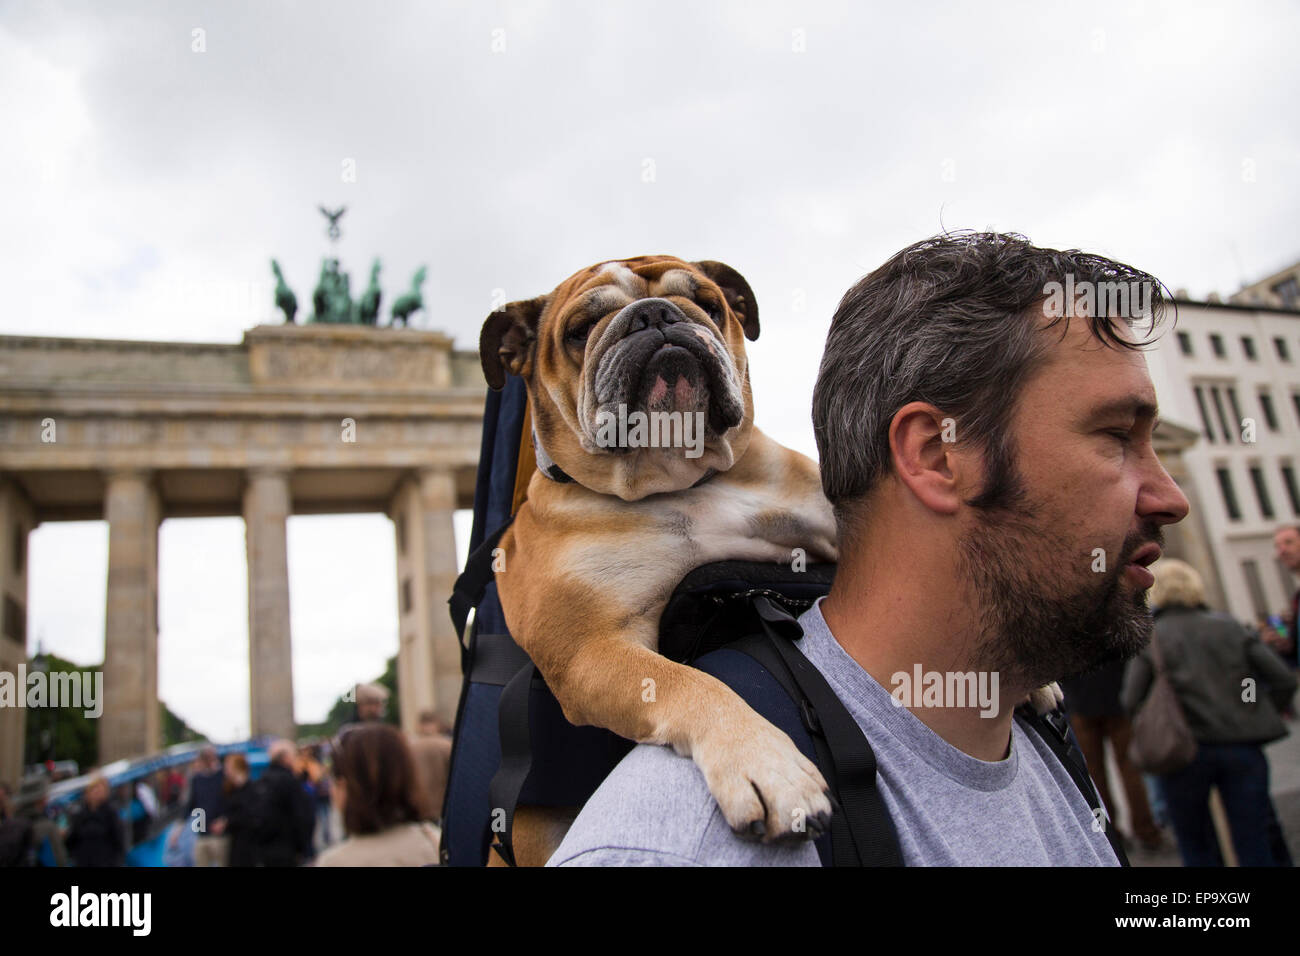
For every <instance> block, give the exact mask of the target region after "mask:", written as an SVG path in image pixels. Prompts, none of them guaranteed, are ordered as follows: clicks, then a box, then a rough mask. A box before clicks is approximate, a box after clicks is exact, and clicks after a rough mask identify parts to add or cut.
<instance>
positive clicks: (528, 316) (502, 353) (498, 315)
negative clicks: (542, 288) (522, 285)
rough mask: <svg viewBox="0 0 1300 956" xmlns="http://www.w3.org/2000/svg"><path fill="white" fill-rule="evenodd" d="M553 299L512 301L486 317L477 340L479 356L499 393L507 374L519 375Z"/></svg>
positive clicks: (484, 371) (486, 374) (490, 382)
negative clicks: (547, 307) (549, 302)
mask: <svg viewBox="0 0 1300 956" xmlns="http://www.w3.org/2000/svg"><path fill="white" fill-rule="evenodd" d="M549 298H550V296H545V295H542V296H538V297H537V298H536V299H525V300H522V301H519V302H510V303H508V304H507V305H506V306H504V307H503V308H500V309H498V310H496V311H495V312H493V313H492V314H491V315H489V316H488V317H487V321H486V322H484V323H483V331H482V332H481V333H480V334H479V339H478V357H479V361H480V362H482V363H483V377H484V378H486V379H487V383H488V385H489V386H490V387H491V388H493V389H497V390H500V389H502V388H504V387H505V384H506V375H507V374H509V375H518V374H520V370H521V369H523V367H524V361H525V360H526V359H527V358H528V353H529V352H531V351H532V348H533V344H534V343H535V342H536V341H537V320H538V319H540V318H541V315H542V310H543V309H545V308H546V303H547V301H548V300H549Z"/></svg>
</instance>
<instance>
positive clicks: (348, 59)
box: [0, 0, 1300, 739]
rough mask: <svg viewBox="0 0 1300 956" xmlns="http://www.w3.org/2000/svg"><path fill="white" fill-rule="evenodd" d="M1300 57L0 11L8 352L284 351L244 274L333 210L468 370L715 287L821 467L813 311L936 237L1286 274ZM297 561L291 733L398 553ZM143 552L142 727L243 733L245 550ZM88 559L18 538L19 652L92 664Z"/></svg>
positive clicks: (590, 27) (306, 286)
mask: <svg viewBox="0 0 1300 956" xmlns="http://www.w3.org/2000/svg"><path fill="white" fill-rule="evenodd" d="M195 31H202V32H201V33H196V32H195ZM1298 34H1300V10H1298V9H1297V8H1296V7H1295V5H1293V4H1292V5H1288V4H1283V3H1275V4H1269V3H1259V4H1255V3H1232V4H1227V3H1224V4H1203V3H1186V2H1177V3H1154V2H1150V0H1128V2H1119V3H1101V4H1088V5H1083V4H1064V3H1050V2H1048V3H1044V2H1034V3H1023V4H1021V3H996V4H995V3H987V4H959V3H953V4H946V3H918V4H907V5H904V4H895V3H889V4H885V3H878V4H867V3H850V2H843V3H806V2H799V3H791V2H766V3H765V2H745V3H741V2H736V3H709V2H700V0H697V2H693V3H677V2H660V3H654V4H644V3H636V4H633V3H621V2H603V3H597V2H588V3H580V2H555V3H544V2H534V3H523V2H474V3H470V2H465V3H442V2H439V3H432V2H431V3H420V4H413V3H400V2H385V3H383V4H370V3H360V2H352V3H343V2H335V3H321V2H312V3H307V2H302V3H290V2H272V0H259V2H242V3H237V2H222V3H183V2H167V3H162V2H158V3H139V2H129V0H126V2H114V3H111V4H110V3H85V4H73V3H13V2H11V3H6V4H5V5H4V6H3V7H0V90H2V91H3V97H0V131H3V140H2V141H3V148H0V197H2V202H0V209H3V211H4V218H3V227H2V228H0V277H2V279H3V281H2V284H0V288H3V290H4V295H5V297H6V307H5V308H4V309H3V310H0V332H4V333H19V334H39V335H78V336H92V337H127V338H150V339H176V340H180V339H184V340H198V341H214V342H236V341H238V340H239V339H240V336H241V334H242V332H243V330H244V329H246V328H248V327H249V326H251V325H254V324H256V323H258V322H263V321H274V320H275V318H274V316H273V314H272V308H271V302H270V289H271V284H270V276H269V271H268V266H267V261H268V259H269V258H270V257H272V256H277V257H279V259H280V261H281V263H282V264H283V266H284V268H285V272H286V275H287V277H288V279H289V282H290V284H291V285H293V286H294V287H295V289H296V290H297V292H298V297H299V301H300V302H301V301H304V300H305V299H306V297H307V295H308V293H309V291H310V288H311V285H312V284H313V282H314V279H315V275H316V271H317V270H318V268H319V260H320V257H321V255H322V253H323V252H324V251H325V248H326V241H325V239H324V236H323V229H322V221H321V217H320V215H319V214H318V213H317V212H316V211H315V210H316V205H317V204H318V203H325V204H327V205H331V206H332V205H338V204H344V203H346V204H347V205H348V207H349V211H348V213H347V215H346V216H345V217H344V222H343V225H344V238H343V241H342V242H341V244H340V255H341V258H342V259H343V261H344V265H345V267H348V268H350V270H351V271H352V273H353V278H354V286H356V285H358V284H359V283H360V282H361V281H363V273H364V272H365V270H366V268H367V267H368V264H369V261H370V259H371V258H372V257H373V256H381V257H382V258H383V260H384V268H385V272H384V279H385V282H384V285H385V291H386V298H387V301H388V302H390V303H391V301H392V299H393V296H394V295H395V294H396V293H397V292H399V291H400V289H401V287H402V286H404V285H405V284H406V282H407V281H408V280H409V277H410V274H411V273H412V272H413V271H414V269H415V268H416V267H417V266H418V265H419V264H421V263H427V264H428V265H429V267H430V278H429V282H428V283H427V284H426V286H425V300H426V302H427V303H428V305H429V312H428V314H427V315H426V316H425V317H424V319H423V324H424V325H426V326H427V327H433V328H440V329H444V330H446V331H448V332H450V333H451V334H453V335H454V336H455V337H456V339H457V341H458V343H460V344H461V345H463V346H465V347H472V345H473V343H475V342H476V340H477V331H478V327H479V325H480V324H481V322H482V319H483V318H484V316H485V315H486V314H487V313H488V311H489V309H490V308H491V307H492V301H493V296H494V295H495V294H496V290H504V294H505V295H506V296H508V297H509V298H522V297H526V296H532V295H535V294H538V293H540V292H544V291H547V290H549V289H550V288H552V287H553V286H554V285H555V284H556V283H557V282H558V281H559V280H560V279H562V278H564V277H565V276H567V275H568V274H569V273H571V272H573V271H575V270H576V269H578V268H580V267H582V266H584V265H587V264H588V263H590V262H592V261H596V260H600V259H608V258H614V257H620V256H630V255H638V254H642V253H670V254H674V255H679V256H682V257H687V258H714V259H721V260H723V261H726V262H729V263H731V264H732V265H734V266H735V267H736V268H738V269H739V270H740V271H741V272H743V273H744V274H745V275H746V277H747V278H748V279H749V280H750V283H751V284H752V285H753V287H754V289H755V291H756V293H757V295H758V298H759V302H760V307H761V310H762V320H763V334H762V336H761V337H760V339H759V340H758V341H757V342H756V343H754V344H753V345H752V346H751V356H752V370H753V373H752V374H753V380H754V389H755V395H756V409H757V418H758V422H759V424H760V426H761V427H763V428H764V429H765V430H767V431H768V432H769V433H771V434H772V435H774V436H775V437H776V438H777V439H778V440H780V441H783V442H785V443H786V444H789V445H792V446H793V447H796V448H799V449H800V450H802V451H804V452H806V453H809V454H813V453H814V452H815V449H814V446H813V442H812V433H811V427H810V425H809V421H808V407H809V402H810V398H811V393H812V383H813V379H814V377H815V374H816V368H817V362H818V358H819V355H820V350H821V344H822V341H823V339H824V336H825V331H826V328H827V325H828V323H829V319H830V315H831V313H832V312H833V310H834V307H835V304H836V302H837V300H838V298H839V296H840V294H841V293H842V292H843V291H844V290H845V289H846V288H847V287H848V286H849V285H850V284H851V283H852V282H853V281H854V280H855V279H857V278H858V277H859V276H860V275H862V274H863V273H865V272H866V271H868V270H870V269H871V268H873V267H874V266H875V265H878V264H879V263H880V262H881V261H883V260H884V259H885V258H886V257H887V256H888V255H889V254H891V253H892V252H894V251H896V250H897V249H898V248H900V247H901V246H903V245H905V244H907V243H909V242H912V241H914V240H916V239H919V238H922V237H924V236H926V235H929V234H932V233H934V232H937V231H939V230H940V229H942V228H945V227H946V228H984V227H992V228H996V229H1008V230H1015V231H1019V232H1023V233H1025V234H1026V235H1028V236H1029V237H1030V238H1031V239H1033V240H1034V241H1035V242H1037V243H1038V244H1040V245H1054V246H1078V247H1082V248H1087V249H1090V250H1092V251H1096V252H1100V253H1104V254H1107V255H1111V256H1114V257H1116V258H1119V259H1123V260H1125V261H1129V262H1131V263H1133V264H1135V265H1137V266H1140V267H1142V268H1145V269H1147V270H1149V271H1152V272H1154V273H1155V274H1156V275H1158V276H1159V277H1161V278H1162V279H1163V280H1164V281H1165V282H1166V283H1167V284H1168V285H1169V286H1170V287H1174V288H1177V287H1185V288H1187V289H1189V290H1190V291H1191V292H1192V294H1193V295H1196V296H1203V295H1205V294H1207V293H1209V292H1211V291H1216V290H1217V291H1219V292H1221V293H1225V294H1226V293H1228V292H1231V291H1234V290H1235V289H1236V288H1237V287H1238V285H1239V284H1240V283H1241V281H1242V280H1243V279H1247V278H1250V279H1253V278H1257V277H1260V276H1262V275H1264V274H1266V273H1268V272H1270V271H1272V270H1274V269H1276V268H1279V267H1281V266H1282V265H1285V264H1287V263H1289V262H1292V261H1294V260H1295V259H1296V258H1298V257H1300V234H1298V233H1297V231H1296V228H1295V222H1296V220H1297V204H1298V198H1300V193H1298V191H1297V188H1296V183H1297V182H1300V130H1298V128H1297V124H1296V122H1295V118H1294V117H1295V92H1296V90H1297V89H1300V65H1297V59H1296V56H1295V37H1296V36H1297V35H1298ZM200 46H201V47H202V50H201V51H199V50H196V47H200ZM349 160H351V161H352V162H353V163H354V164H355V170H356V181H355V182H344V181H343V179H344V177H343V169H344V164H345V162H346V161H349ZM289 543H290V567H291V577H292V582H291V584H292V593H291V600H292V607H293V629H294V641H295V680H296V689H295V694H296V707H297V715H298V718H299V719H300V720H303V721H308V720H316V719H319V718H320V717H322V716H323V714H324V712H325V710H326V708H327V707H328V705H329V703H330V701H331V700H332V699H333V697H334V696H335V695H336V694H337V693H339V691H340V690H341V689H342V688H343V687H344V686H345V685H346V684H347V683H348V682H349V681H351V680H353V679H355V678H357V677H368V676H371V675H373V674H374V673H377V672H378V671H379V669H380V668H381V667H382V662H383V660H384V658H385V657H387V656H388V655H390V654H391V653H393V652H394V651H395V649H396V644H397V638H396V607H395V604H396V601H395V585H394V580H393V576H394V572H393V541H392V530H391V526H390V525H388V523H387V519H384V518H382V517H379V516H356V517H352V516H348V517H334V518H294V519H292V520H291V522H290V540H289ZM161 548H162V560H163V562H164V563H163V568H162V572H161V581H160V588H161V596H160V604H161V607H160V616H161V623H160V628H161V638H160V639H161V645H160V660H161V665H160V666H161V690H162V694H163V696H164V698H165V699H166V700H167V701H168V703H169V704H170V705H171V706H172V708H173V709H174V710H176V711H177V712H179V713H180V714H181V715H182V716H184V717H185V718H186V719H187V720H189V721H190V722H191V723H193V724H194V725H195V726H197V727H199V728H200V729H202V730H204V731H206V732H208V733H209V734H211V735H213V736H214V737H217V738H221V739H226V738H231V737H233V736H236V735H238V734H241V733H245V732H246V731H247V722H248V712H247V708H248V680H247V673H246V672H247V666H246V660H247V656H246V655H247V633H246V632H247V619H246V613H247V612H246V606H245V604H244V600H245V599H244V593H243V592H244V574H245V570H244V564H243V560H244V558H243V530H242V526H241V523H240V522H239V521H238V520H236V519H207V520H198V519H194V520H189V521H169V522H166V523H165V524H164V526H163V529H162V532H161ZM106 561H107V534H106V530H105V528H104V526H103V525H102V524H98V523H86V524H68V525H63V526H57V525H45V526H42V527H41V528H40V529H38V530H37V532H36V533H35V534H34V535H33V537H32V558H31V569H32V585H31V589H32V593H31V606H30V610H29V618H30V628H29V629H30V635H31V637H32V639H33V640H35V639H36V638H37V637H39V638H40V639H41V640H42V641H43V642H44V645H45V647H46V648H47V649H51V650H55V651H58V652H60V653H65V654H67V655H68V656H71V657H73V658H74V659H78V660H83V661H90V660H98V659H99V658H100V656H101V655H102V647H103V615H104V610H103V602H104V575H105V569H106V566H107V565H106Z"/></svg>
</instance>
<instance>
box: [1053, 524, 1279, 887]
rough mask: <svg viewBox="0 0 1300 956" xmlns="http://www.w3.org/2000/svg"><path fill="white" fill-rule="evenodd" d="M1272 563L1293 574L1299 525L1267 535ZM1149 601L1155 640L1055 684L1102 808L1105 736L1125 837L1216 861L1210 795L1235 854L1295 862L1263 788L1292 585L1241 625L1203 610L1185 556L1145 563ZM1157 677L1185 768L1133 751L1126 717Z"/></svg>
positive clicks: (1107, 798)
mask: <svg viewBox="0 0 1300 956" xmlns="http://www.w3.org/2000/svg"><path fill="white" fill-rule="evenodd" d="M1274 549H1275V553H1276V556H1277V559H1278V561H1279V562H1280V563H1281V564H1282V565H1283V566H1284V567H1286V568H1288V569H1289V570H1290V571H1291V572H1292V573H1293V574H1296V575H1300V526H1287V527H1283V528H1280V529H1278V531H1277V533H1276V534H1275V535H1274ZM1151 570H1152V572H1153V574H1154V575H1155V579H1156V583H1155V586H1154V587H1152V588H1151V591H1150V593H1149V596H1148V601H1149V603H1150V605H1151V608H1152V613H1153V615H1154V617H1155V629H1154V632H1153V636H1152V640H1151V644H1149V645H1148V646H1147V648H1146V649H1145V650H1144V651H1142V653H1141V654H1139V655H1138V656H1137V657H1135V658H1134V659H1133V660H1131V661H1128V662H1124V661H1117V662H1114V663H1112V664H1110V665H1107V666H1106V667H1103V668H1101V669H1099V670H1097V671H1094V672H1092V673H1090V674H1085V675H1082V676H1080V677H1077V678H1074V679H1072V680H1069V681H1064V682H1063V686H1064V690H1065V696H1066V704H1067V706H1068V707H1069V709H1070V714H1071V717H1070V720H1071V726H1072V727H1073V729H1074V733H1075V736H1076V737H1077V738H1078V740H1079V745H1080V747H1081V749H1082V750H1083V753H1084V756H1085V758H1086V759H1087V761H1088V768H1089V770H1091V771H1092V776H1093V780H1094V781H1095V782H1096V784H1097V788H1098V790H1099V791H1100V793H1101V797H1102V800H1103V802H1104V803H1105V805H1106V808H1107V811H1108V812H1109V813H1110V814H1111V815H1112V816H1114V814H1115V808H1116V806H1117V804H1116V801H1115V795H1114V792H1113V790H1112V786H1111V784H1112V781H1111V774H1110V772H1109V771H1108V768H1107V761H1106V751H1105V743H1106V741H1109V742H1110V746H1111V755H1112V757H1113V760H1114V766H1115V768H1116V769H1117V770H1118V773H1119V777H1120V780H1119V783H1120V786H1121V787H1122V789H1123V792H1124V802H1125V804H1126V805H1127V807H1128V822H1129V827H1130V830H1131V834H1130V836H1129V839H1130V840H1131V841H1136V842H1137V843H1138V844H1139V845H1140V846H1141V847H1143V848H1144V849H1146V850H1148V851H1158V850H1160V849H1161V847H1162V846H1163V845H1164V844H1165V842H1166V840H1167V839H1168V837H1167V835H1166V834H1167V832H1172V837H1173V840H1174V841H1175V842H1176V844H1177V847H1178V851H1179V854H1180V855H1181V857H1182V861H1183V864H1184V865H1185V866H1222V865H1224V862H1225V861H1224V854H1223V852H1222V849H1221V842H1220V838H1219V835H1218V831H1217V830H1216V827H1215V823H1214V817H1213V814H1212V810H1211V807H1212V804H1211V791H1212V790H1214V791H1217V793H1218V795H1219V800H1220V802H1221V805H1222V808H1223V816H1224V818H1225V819H1226V823H1227V830H1228V832H1229V834H1230V837H1229V840H1228V841H1227V842H1230V844H1231V847H1232V852H1233V854H1234V855H1235V857H1236V861H1237V862H1238V863H1239V864H1240V865H1242V866H1291V865H1293V863H1292V857H1291V853H1290V851H1289V850H1288V847H1287V841H1286V834H1285V833H1284V831H1283V828H1282V826H1281V824H1280V822H1279V820H1278V816H1277V812H1276V809H1275V807H1274V805H1273V801H1272V798H1271V796H1270V793H1269V766H1268V759H1267V757H1266V756H1265V754H1264V751H1263V747H1264V745H1265V744H1268V743H1271V742H1273V741H1275V740H1278V739H1280V738H1282V737H1285V736H1286V735H1287V734H1288V732H1289V731H1288V729H1287V726H1286V721H1287V720H1288V719H1290V720H1293V719H1294V712H1293V710H1292V698H1293V696H1294V694H1295V690H1296V684H1297V681H1296V668H1297V639H1296V625H1297V620H1298V618H1300V590H1297V591H1296V592H1295V594H1294V596H1293V597H1292V601H1291V607H1290V609H1289V613H1283V614H1277V615H1272V616H1268V617H1261V618H1260V619H1259V620H1257V621H1256V622H1254V623H1253V624H1245V623H1242V622H1240V621H1237V620H1236V619H1234V618H1233V617H1232V616H1231V615H1229V614H1226V613H1223V612H1221V611H1217V610H1214V609H1212V608H1210V607H1209V606H1207V604H1206V598H1205V586H1204V583H1203V580H1202V578H1201V575H1200V574H1199V573H1198V572H1197V571H1196V569H1195V568H1193V567H1192V566H1191V565H1189V564H1187V563H1186V562H1183V561H1178V560H1174V559H1169V558H1165V559H1162V560H1160V561H1158V562H1157V563H1156V564H1154V565H1153V566H1152V569H1151ZM1159 673H1163V674H1164V677H1165V679H1166V680H1167V681H1168V684H1169V686H1170V687H1171V688H1172V690H1173V693H1174V696H1175V697H1176V699H1177V702H1178V706H1179V708H1180V710H1181V713H1182V716H1183V718H1184V720H1185V722H1186V725H1187V728H1188V729H1189V730H1190V732H1191V735H1192V736H1193V737H1194V738H1195V741H1196V749H1195V756H1194V757H1193V758H1192V760H1191V762H1190V763H1188V764H1187V765H1186V766H1184V767H1182V768H1181V769H1178V770H1175V771H1172V772H1166V773H1159V774H1155V773H1151V774H1144V773H1142V772H1141V771H1140V770H1139V768H1138V767H1137V766H1136V765H1135V763H1134V761H1133V760H1132V758H1131V757H1130V745H1131V742H1132V735H1133V723H1132V720H1133V718H1134V716H1135V715H1136V714H1137V713H1138V712H1139V711H1140V710H1141V708H1142V706H1143V705H1144V704H1145V703H1146V702H1147V701H1148V700H1149V699H1150V695H1151V692H1152V689H1153V687H1154V685H1155V681H1156V677H1157V675H1158V674H1159Z"/></svg>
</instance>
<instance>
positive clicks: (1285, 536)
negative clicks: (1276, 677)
mask: <svg viewBox="0 0 1300 956" xmlns="http://www.w3.org/2000/svg"><path fill="white" fill-rule="evenodd" d="M1273 553H1274V554H1275V555H1276V556H1277V560H1278V563H1279V564H1281V565H1282V566H1283V567H1284V568H1286V569H1287V570H1288V571H1290V572H1291V573H1292V574H1294V575H1296V576H1297V577H1300V525H1287V526H1285V527H1283V528H1278V529H1277V532H1276V533H1275V534H1274V535H1273ZM1282 621H1283V624H1282V627H1283V629H1284V630H1285V633H1282V634H1277V635H1276V637H1277V643H1276V645H1275V646H1274V650H1276V651H1277V652H1278V653H1279V654H1281V655H1282V659H1283V660H1284V661H1286V662H1287V664H1289V665H1290V666H1291V667H1300V634H1297V631H1300V589H1297V590H1296V592H1295V593H1294V594H1293V595H1291V607H1290V613H1288V614H1287V615H1286V616H1284V617H1283V618H1282Z"/></svg>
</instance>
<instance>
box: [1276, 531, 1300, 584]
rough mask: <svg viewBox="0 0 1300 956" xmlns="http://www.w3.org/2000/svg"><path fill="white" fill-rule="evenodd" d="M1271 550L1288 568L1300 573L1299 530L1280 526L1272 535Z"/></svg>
mask: <svg viewBox="0 0 1300 956" xmlns="http://www.w3.org/2000/svg"><path fill="white" fill-rule="evenodd" d="M1273 551H1274V553H1276V554H1277V559H1278V560H1279V561H1281V562H1282V564H1283V565H1285V566H1286V568H1287V569H1288V570H1290V571H1291V572H1292V573H1294V574H1300V531H1298V530H1296V529H1295V528H1282V529H1281V530H1280V531H1278V533H1277V534H1275V535H1273Z"/></svg>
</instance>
